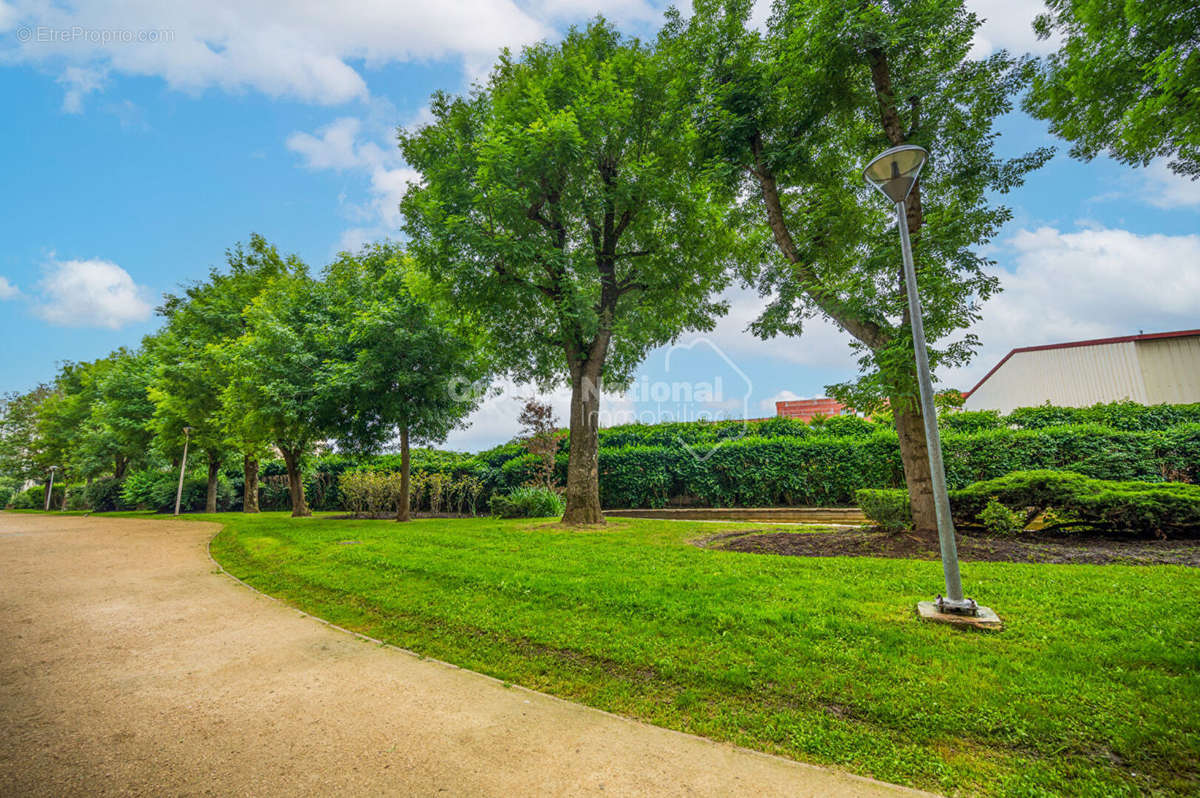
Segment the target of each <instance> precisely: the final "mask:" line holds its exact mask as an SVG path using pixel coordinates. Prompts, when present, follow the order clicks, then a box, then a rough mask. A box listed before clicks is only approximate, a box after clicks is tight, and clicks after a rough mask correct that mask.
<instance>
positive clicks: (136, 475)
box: [120, 469, 233, 513]
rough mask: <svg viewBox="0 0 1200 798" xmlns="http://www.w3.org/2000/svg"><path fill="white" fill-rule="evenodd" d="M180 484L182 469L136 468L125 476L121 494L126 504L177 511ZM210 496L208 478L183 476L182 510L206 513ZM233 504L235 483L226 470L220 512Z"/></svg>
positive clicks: (221, 480) (220, 485) (219, 485)
mask: <svg viewBox="0 0 1200 798" xmlns="http://www.w3.org/2000/svg"><path fill="white" fill-rule="evenodd" d="M178 488H179V472H178V471H176V472H174V473H172V472H170V471H157V470H154V469H146V470H144V471H134V472H132V473H130V474H129V476H127V477H125V483H124V485H122V487H121V492H120V498H121V503H122V506H123V507H126V508H137V509H141V510H154V511H155V512H158V513H172V512H175V492H176V491H177V490H178ZM207 498H208V478H207V477H199V476H187V477H185V478H184V480H183V494H182V496H181V498H180V503H179V509H180V512H185V513H202V512H204V506H205V502H206V501H207ZM232 506H233V487H232V486H231V485H230V483H229V478H228V477H226V476H225V475H224V474H219V475H218V476H217V512H224V511H226V510H228V509H229V508H230V507H232Z"/></svg>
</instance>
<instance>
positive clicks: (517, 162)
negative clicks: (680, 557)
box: [399, 20, 736, 523]
mask: <svg viewBox="0 0 1200 798" xmlns="http://www.w3.org/2000/svg"><path fill="white" fill-rule="evenodd" d="M431 112H432V115H433V121H432V122H431V123H429V124H427V125H424V126H421V127H419V128H418V129H416V130H413V131H401V132H400V135H399V139H400V147H401V150H402V152H403V154H404V157H405V159H406V160H407V161H408V162H409V164H411V165H412V166H413V168H415V169H417V170H418V171H419V172H420V173H421V177H422V180H421V182H420V183H417V184H413V185H412V186H411V187H410V189H409V191H408V193H407V194H406V195H405V198H404V201H403V203H402V208H403V210H404V214H405V219H406V224H405V228H406V230H407V232H408V233H409V235H410V236H411V241H412V243H411V245H410V247H411V251H412V253H413V254H414V256H415V257H416V259H417V261H418V263H419V264H420V265H421V267H422V268H423V269H425V270H426V271H427V272H428V273H429V274H430V276H431V278H432V279H433V280H434V281H435V282H436V283H437V284H439V285H441V286H442V287H443V288H444V289H445V290H446V291H447V292H448V294H449V296H450V298H451V300H452V301H454V302H455V303H456V304H457V305H458V306H460V307H461V308H463V309H464V310H465V311H466V312H468V313H470V314H471V315H472V318H473V319H474V320H475V322H476V323H478V324H480V325H482V326H483V327H484V328H486V329H488V330H489V331H490V333H491V334H490V335H489V341H490V343H491V346H492V347H493V348H494V352H495V357H496V362H497V364H498V365H499V366H500V367H501V368H503V369H504V370H505V371H507V372H508V373H509V374H510V375H512V376H513V377H515V378H517V379H520V380H535V381H537V382H539V383H541V384H549V383H555V382H569V383H570V385H571V388H572V411H571V422H570V423H571V452H570V464H569V466H568V477H567V510H566V514H565V515H564V520H565V521H568V522H574V523H598V522H602V520H603V518H602V516H601V515H600V505H599V488H598V479H597V476H598V475H597V471H596V429H597V425H598V413H599V392H600V390H601V385H602V382H604V381H607V382H608V383H609V384H614V383H616V384H620V383H621V382H622V381H624V380H627V379H629V378H630V377H631V376H632V374H633V371H634V369H635V368H636V366H637V365H638V364H639V363H640V362H641V361H642V359H643V358H644V357H645V355H646V353H647V352H648V351H649V350H650V349H651V348H652V347H655V346H658V345H660V344H664V343H667V342H669V341H672V340H674V339H675V338H676V337H677V336H678V335H679V334H680V333H681V332H683V331H685V330H704V329H710V328H711V326H712V324H713V319H714V318H715V317H716V316H718V315H719V314H721V313H722V312H723V311H724V309H725V308H724V306H723V305H722V304H721V303H720V302H719V301H716V300H715V299H714V298H713V295H714V293H715V292H717V291H719V290H720V289H721V288H722V287H723V286H724V285H725V284H726V282H727V279H728V276H727V275H728V266H729V264H730V262H731V259H732V256H733V253H734V251H735V248H736V247H735V241H734V239H733V238H732V236H731V235H730V234H729V227H728V225H727V224H726V219H725V217H724V214H723V211H722V208H721V207H720V206H719V205H718V204H714V203H713V202H712V201H711V200H712V194H713V186H712V185H711V181H710V179H709V177H708V175H707V174H706V173H705V172H704V171H703V170H700V169H696V168H694V162H693V160H692V157H691V156H692V153H691V147H690V144H691V139H692V136H693V132H694V131H693V126H692V124H691V120H690V116H689V113H688V109H687V107H686V106H684V105H681V104H680V103H679V102H677V97H676V96H675V95H674V94H673V92H672V81H671V72H670V67H669V64H667V63H666V62H665V61H664V60H663V59H661V58H659V57H658V56H657V55H656V54H655V52H654V51H653V49H652V48H651V47H649V46H647V45H645V44H642V43H641V42H639V41H638V40H637V39H632V38H627V37H625V36H622V35H621V34H620V33H618V32H617V31H616V30H615V29H613V28H612V26H610V25H609V24H607V23H606V22H604V21H603V20H597V21H595V22H593V23H592V24H590V25H588V26H587V27H586V28H584V29H572V30H571V31H569V32H568V33H567V35H566V36H565V37H564V39H563V41H562V42H560V43H557V44H548V43H542V44H538V45H534V46H532V47H528V48H526V49H525V50H523V51H522V52H521V54H520V55H519V56H514V55H512V54H511V53H508V52H505V53H504V54H503V55H502V56H501V58H500V61H499V64H498V65H497V66H496V67H495V69H494V70H493V71H492V73H491V75H490V76H489V77H488V79H487V80H486V81H485V82H484V83H483V85H481V86H478V87H477V88H476V89H475V90H474V91H473V92H471V93H470V94H469V95H467V96H462V97H451V96H449V95H446V94H444V93H439V94H437V95H435V96H434V98H433V101H432V103H431Z"/></svg>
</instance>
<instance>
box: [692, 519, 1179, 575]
mask: <svg viewBox="0 0 1200 798" xmlns="http://www.w3.org/2000/svg"><path fill="white" fill-rule="evenodd" d="M698 543H699V545H702V546H707V547H710V548H719V549H724V550H726V551H741V552H747V553H750V554H782V555H786V556H791V557H891V558H896V559H918V560H934V559H937V558H938V557H939V556H940V551H939V549H938V541H937V536H936V535H919V534H916V533H912V532H909V533H903V532H902V533H897V534H889V533H886V532H872V531H868V530H861V529H856V530H847V531H841V532H812V533H796V532H774V533H765V534H755V533H753V532H752V533H750V534H736V533H735V534H733V535H722V536H718V537H715V538H708V539H706V540H704V541H698ZM958 556H959V559H961V560H966V561H974V562H1027V563H1058V564H1067V563H1085V564H1090V565H1109V564H1113V563H1120V564H1124V565H1188V566H1191V567H1193V568H1195V567H1200V540H1129V539H1113V538H1103V537H1093V536H1089V537H1086V538H1085V537H1078V536H1048V535H1037V534H1025V535H1005V536H999V535H987V534H969V533H967V534H964V533H962V532H960V533H959V535H958Z"/></svg>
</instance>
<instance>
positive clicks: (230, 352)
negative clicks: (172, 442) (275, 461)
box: [219, 258, 336, 517]
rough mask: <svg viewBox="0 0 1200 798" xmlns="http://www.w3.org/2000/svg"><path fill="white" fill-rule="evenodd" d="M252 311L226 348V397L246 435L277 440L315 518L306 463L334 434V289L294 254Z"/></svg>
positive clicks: (305, 511) (299, 499) (299, 501)
mask: <svg viewBox="0 0 1200 798" xmlns="http://www.w3.org/2000/svg"><path fill="white" fill-rule="evenodd" d="M290 260H291V262H292V264H293V266H294V267H295V268H293V269H292V270H291V271H290V273H288V274H286V275H282V276H279V277H276V278H275V279H273V280H272V281H271V282H270V283H269V284H268V286H267V287H266V288H265V289H264V290H263V291H262V292H260V293H259V294H258V296H256V297H255V298H254V300H253V301H252V302H251V303H250V305H249V306H248V307H247V308H246V310H245V312H244V316H245V320H246V331H245V332H244V333H243V334H242V335H241V336H240V337H239V338H237V339H235V340H233V341H231V342H229V343H227V344H225V345H223V346H221V347H220V349H219V351H220V356H221V359H222V360H223V361H224V362H225V364H226V368H227V369H228V371H227V374H228V384H227V386H226V387H225V390H224V391H223V393H222V396H221V399H222V401H223V402H224V403H225V404H226V406H227V407H231V408H236V409H237V412H238V414H239V417H240V424H239V428H240V430H241V434H242V435H245V436H247V437H250V438H256V439H260V440H267V441H270V442H271V443H272V444H273V445H274V446H275V448H277V449H278V450H279V452H280V454H282V455H283V462H284V464H285V466H286V467H287V474H288V491H289V493H290V495H291V500H292V516H293V517H300V516H307V515H312V513H311V511H310V510H309V508H308V503H307V501H306V500H305V497H304V481H303V474H302V470H301V469H302V466H303V463H304V459H305V457H306V456H307V455H308V454H309V453H310V452H311V450H312V448H313V446H314V445H315V444H316V443H317V442H318V441H320V440H322V439H323V438H324V437H326V436H327V434H328V431H329V417H330V405H331V402H332V398H331V396H332V387H331V382H330V378H331V377H330V370H331V364H332V353H333V349H334V346H335V342H334V340H333V339H334V330H335V329H336V327H335V324H334V321H335V320H334V317H333V315H332V313H331V309H330V306H329V297H328V295H327V292H325V291H324V290H322V287H321V285H320V284H319V283H317V282H316V281H315V280H313V279H312V278H311V277H309V276H308V274H307V273H305V272H304V271H301V264H300V263H299V261H298V260H296V259H294V258H293V259H290Z"/></svg>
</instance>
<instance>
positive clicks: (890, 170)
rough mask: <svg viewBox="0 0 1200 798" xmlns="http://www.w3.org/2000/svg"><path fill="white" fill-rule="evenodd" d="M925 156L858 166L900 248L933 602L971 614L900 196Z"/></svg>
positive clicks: (909, 153) (897, 154) (902, 151)
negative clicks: (927, 506) (936, 581)
mask: <svg viewBox="0 0 1200 798" xmlns="http://www.w3.org/2000/svg"><path fill="white" fill-rule="evenodd" d="M928 157H929V153H927V152H926V151H925V150H924V149H922V148H921V147H917V146H915V145H912V144H903V145H901V146H899V147H892V148H891V149H890V150H887V151H886V152H884V153H882V154H880V155H878V156H876V158H875V159H874V160H873V161H871V162H870V163H869V164H867V168H866V169H865V170H863V178H864V179H865V180H866V181H867V183H868V184H870V185H871V186H873V187H875V188H877V189H879V191H880V192H881V193H882V194H883V195H884V196H885V197H887V198H888V199H889V200H891V202H892V203H893V204H894V205H895V208H896V222H897V225H898V226H899V228H900V252H901V255H902V256H903V260H904V286H905V289H906V293H907V294H908V315H909V320H910V321H911V323H912V334H913V349H914V350H915V351H916V359H917V385H918V386H919V393H920V399H921V416H922V417H923V418H924V421H925V445H926V448H927V449H928V450H929V471H930V477H931V479H932V481H933V501H934V510H935V512H936V515H937V527H938V542H939V543H940V545H941V550H942V572H943V574H944V575H945V577H946V595H945V596H938V597H937V601H936V602H935V605H936V608H937V610H938V612H942V613H953V614H958V615H976V614H977V613H978V611H979V607H978V605H977V604H976V603H975V601H974V600H972V599H969V598H964V597H963V591H962V579H961V578H960V577H959V573H958V546H957V544H956V543H955V540H954V519H953V518H952V517H951V516H950V496H949V494H948V493H947V492H946V468H945V465H944V464H943V462H942V441H941V436H940V435H939V434H938V423H937V410H936V409H935V408H934V406H933V380H932V378H931V376H930V372H929V352H928V350H927V349H926V345H925V323H924V320H923V318H922V316H921V297H920V295H919V294H918V293H917V274H916V270H915V269H914V268H913V257H912V246H911V244H910V243H909V239H908V213H907V209H906V207H905V201H906V200H907V199H908V195H909V194H910V193H911V192H912V190H913V186H914V185H916V182H917V176H918V175H920V173H921V167H922V166H924V165H925V161H926V159H927V158H928Z"/></svg>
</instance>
